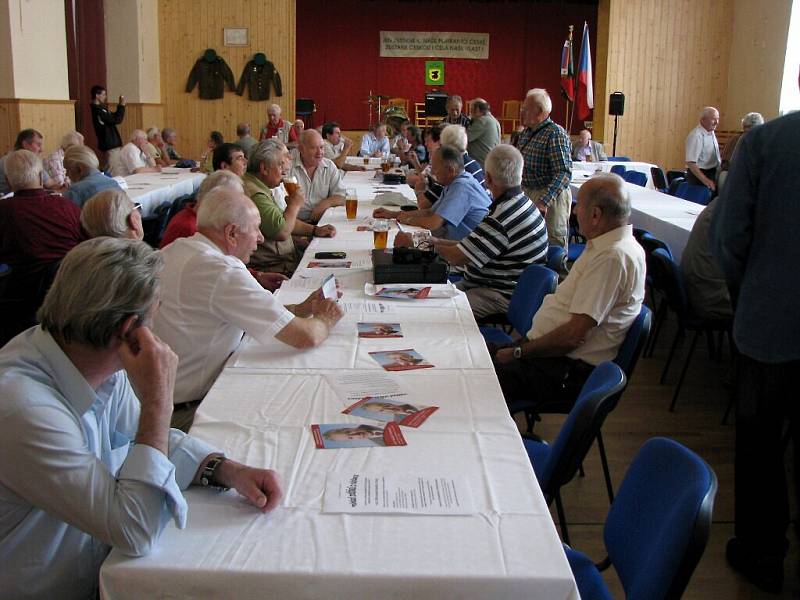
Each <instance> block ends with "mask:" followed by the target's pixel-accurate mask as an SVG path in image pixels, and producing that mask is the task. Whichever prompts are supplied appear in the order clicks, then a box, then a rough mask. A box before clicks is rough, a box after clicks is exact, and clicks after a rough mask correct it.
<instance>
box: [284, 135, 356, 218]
mask: <svg viewBox="0 0 800 600" xmlns="http://www.w3.org/2000/svg"><path fill="white" fill-rule="evenodd" d="M298 150H299V152H298V153H297V156H295V157H294V159H293V160H292V166H291V168H290V171H289V173H290V174H291V175H294V176H295V177H296V178H297V181H298V183H299V184H300V187H301V188H302V189H303V195H305V197H306V199H305V202H304V203H303V206H301V207H300V211H299V212H298V214H297V218H298V219H300V220H301V221H306V222H308V223H316V222H317V221H319V219H320V217H321V216H322V214H323V213H324V212H325V211H326V210H328V209H329V208H330V207H332V206H343V205H344V193H345V192H344V187H343V185H342V172H341V171H340V170H339V169H338V168H336V165H335V164H333V161H332V160H330V159H327V158H325V150H324V147H323V144H322V136H321V135H320V134H319V132H318V131H317V130H316V129H307V130H306V131H304V132H303V133H302V134H301V135H300V145H299V146H298Z"/></svg>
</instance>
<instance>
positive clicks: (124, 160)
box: [108, 129, 161, 177]
mask: <svg viewBox="0 0 800 600" xmlns="http://www.w3.org/2000/svg"><path fill="white" fill-rule="evenodd" d="M147 144H148V142H147V134H146V133H145V132H144V131H142V130H141V129H134V130H133V133H132V134H131V141H130V142H128V143H127V144H125V145H124V146H123V147H122V148H120V149H119V150H114V151H112V152H110V153H109V157H108V162H109V167H110V170H111V175H113V176H114V177H127V176H128V175H133V174H134V173H158V172H159V171H161V167H158V166H156V163H155V159H154V158H153V157H152V156H150V154H149V153H148V151H147Z"/></svg>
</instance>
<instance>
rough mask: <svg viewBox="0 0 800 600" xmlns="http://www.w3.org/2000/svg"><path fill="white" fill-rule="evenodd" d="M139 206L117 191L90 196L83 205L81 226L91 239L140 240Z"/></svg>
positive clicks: (140, 218) (140, 215)
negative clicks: (101, 237) (105, 237)
mask: <svg viewBox="0 0 800 600" xmlns="http://www.w3.org/2000/svg"><path fill="white" fill-rule="evenodd" d="M140 210H141V206H139V205H137V204H134V202H133V200H131V199H130V198H129V197H128V194H126V193H125V192H123V191H122V190H119V189H116V190H114V189H108V190H105V191H103V192H100V193H99V194H95V195H94V196H92V197H91V198H90V199H89V201H88V202H87V203H86V204H84V205H83V210H82V211H81V225H83V229H84V230H85V231H86V233H87V234H88V235H89V237H91V238H96V237H100V236H108V237H114V238H128V239H132V240H141V239H143V238H144V229H143V228H142V214H141V213H140V212H139V211H140Z"/></svg>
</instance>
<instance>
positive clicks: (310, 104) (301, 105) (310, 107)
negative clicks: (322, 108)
mask: <svg viewBox="0 0 800 600" xmlns="http://www.w3.org/2000/svg"><path fill="white" fill-rule="evenodd" d="M315 110H317V106H316V105H315V104H314V100H312V99H311V98H297V99H296V100H295V101H294V112H296V113H297V114H298V115H311V113H313V112H314V111H315Z"/></svg>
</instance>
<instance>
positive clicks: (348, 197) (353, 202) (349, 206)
mask: <svg viewBox="0 0 800 600" xmlns="http://www.w3.org/2000/svg"><path fill="white" fill-rule="evenodd" d="M344 209H345V210H346V211H347V219H348V220H350V221H352V220H353V219H355V218H356V215H357V214H358V194H356V190H355V188H347V192H346V193H345V197H344Z"/></svg>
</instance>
